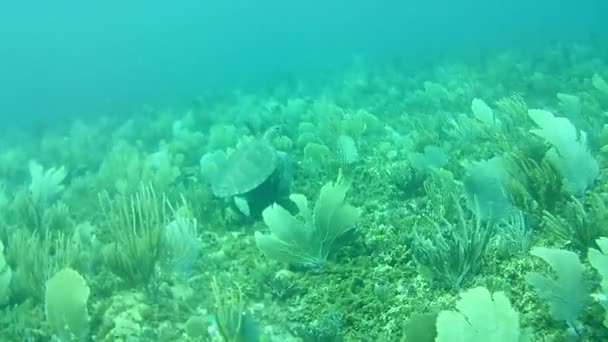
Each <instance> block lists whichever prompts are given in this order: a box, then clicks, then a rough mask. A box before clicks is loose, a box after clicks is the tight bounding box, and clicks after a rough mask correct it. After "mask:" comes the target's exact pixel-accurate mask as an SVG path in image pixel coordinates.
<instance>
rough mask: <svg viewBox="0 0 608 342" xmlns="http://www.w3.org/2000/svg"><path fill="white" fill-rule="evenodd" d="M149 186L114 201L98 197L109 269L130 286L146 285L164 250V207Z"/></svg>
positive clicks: (162, 202) (102, 196) (107, 196)
mask: <svg viewBox="0 0 608 342" xmlns="http://www.w3.org/2000/svg"><path fill="white" fill-rule="evenodd" d="M164 200H165V199H164V196H163V197H162V199H161V200H160V201H159V200H158V199H157V197H156V193H155V192H154V189H153V188H152V187H151V186H146V185H141V186H140V189H139V191H138V192H137V193H136V194H135V195H132V196H130V197H128V198H127V197H119V198H117V199H115V200H114V201H113V200H112V199H111V198H110V197H109V195H108V194H107V193H102V194H100V195H99V203H100V206H101V209H102V213H103V216H104V218H105V224H106V229H107V230H108V232H109V234H110V236H111V239H112V242H111V243H110V244H109V245H107V246H106V248H105V250H104V258H105V261H106V263H107V265H108V267H109V268H110V269H111V270H112V272H114V273H115V274H116V275H118V276H119V277H120V278H121V279H123V280H124V281H125V282H126V283H127V284H128V285H130V286H137V285H147V284H148V283H149V281H150V279H151V278H152V277H153V276H154V274H155V272H156V266H157V263H158V262H159V261H160V260H161V257H162V254H163V251H164V248H165V234H164V224H165V222H166V220H165V217H166V215H165V213H166V205H165V202H164Z"/></svg>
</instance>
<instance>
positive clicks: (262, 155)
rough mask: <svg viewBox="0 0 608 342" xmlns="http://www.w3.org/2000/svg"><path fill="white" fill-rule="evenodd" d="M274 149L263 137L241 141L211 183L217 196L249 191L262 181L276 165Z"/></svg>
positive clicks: (229, 195)
mask: <svg viewBox="0 0 608 342" xmlns="http://www.w3.org/2000/svg"><path fill="white" fill-rule="evenodd" d="M277 159H278V157H277V153H276V151H275V149H274V148H273V147H272V146H271V145H270V144H269V143H268V142H267V141H266V140H263V139H254V140H251V141H248V142H245V143H241V144H240V145H239V146H238V147H237V148H236V150H235V151H234V152H233V153H232V154H230V156H228V159H227V160H226V161H225V163H224V165H223V168H222V170H220V172H219V174H218V177H217V179H215V181H214V182H213V184H212V190H213V193H214V194H215V195H216V196H218V197H231V196H236V195H240V194H244V193H246V192H249V191H251V190H253V189H255V188H257V187H258V186H259V185H260V184H262V183H264V181H265V180H266V179H268V177H270V175H272V173H273V172H274V170H275V169H276V167H277V164H278V162H277Z"/></svg>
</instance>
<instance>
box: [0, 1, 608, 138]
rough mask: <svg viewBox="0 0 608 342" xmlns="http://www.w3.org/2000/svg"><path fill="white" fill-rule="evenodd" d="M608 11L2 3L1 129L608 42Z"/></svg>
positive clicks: (533, 5)
mask: <svg viewBox="0 0 608 342" xmlns="http://www.w3.org/2000/svg"><path fill="white" fill-rule="evenodd" d="M606 3H607V1H604V0H578V1H575V0H510V1H505V0H495V1H480V0H478V1H457V0H451V1H448V0H409V1H408V0H400V1H397V0H384V1H383V0H375V1H371V0H370V1H357V0H349V1H347V0H343V1H337V0H308V1H301V2H296V1H284V0H283V1H278V0H266V1H263V0H259V1H253V0H241V1H231V0H224V1H214V0H182V1H171V2H169V1H143V0H129V1H100V0H90V1H68V0H65V1H28V0H24V1H2V2H1V3H0V117H1V118H2V124H3V125H4V126H5V127H6V125H9V124H11V123H16V122H17V121H26V122H43V123H48V122H56V121H59V120H63V118H64V117H66V116H69V115H78V116H86V115H98V114H100V113H119V114H123V113H128V112H129V110H132V109H133V108H138V107H139V106H141V105H143V104H152V105H163V104H171V103H179V102H185V101H189V99H191V98H193V97H194V96H196V94H198V93H200V92H201V90H203V89H205V88H214V89H217V88H223V87H234V86H237V85H238V86H243V85H245V86H249V87H255V86H258V85H261V84H264V83H267V82H271V81H272V80H273V79H278V78H285V77H295V78H299V77H308V76H307V75H311V74H312V75H314V73H315V72H319V71H323V70H327V69H334V68H338V67H340V66H341V65H344V64H346V63H348V62H349V61H350V60H351V58H352V56H353V55H354V54H357V55H363V56H366V57H368V58H372V59H373V58H377V59H384V58H387V59H388V58H394V57H403V58H407V59H409V60H410V61H411V63H414V64H415V63H417V62H420V61H424V60H426V59H428V58H431V57H433V56H437V55H439V54H441V55H446V54H447V55H462V56H475V55H479V54H483V53H484V52H487V51H488V50H491V49H508V48H514V47H524V48H533V47H534V48H543V47H547V46H549V45H548V44H549V43H552V42H555V41H572V40H580V39H585V40H586V39H595V40H596V41H598V42H600V43H601V42H603V40H604V39H606V38H607V36H608V34H606V33H607V30H608V29H607V28H606V27H608V25H607V24H606V13H608V5H607V4H606Z"/></svg>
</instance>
